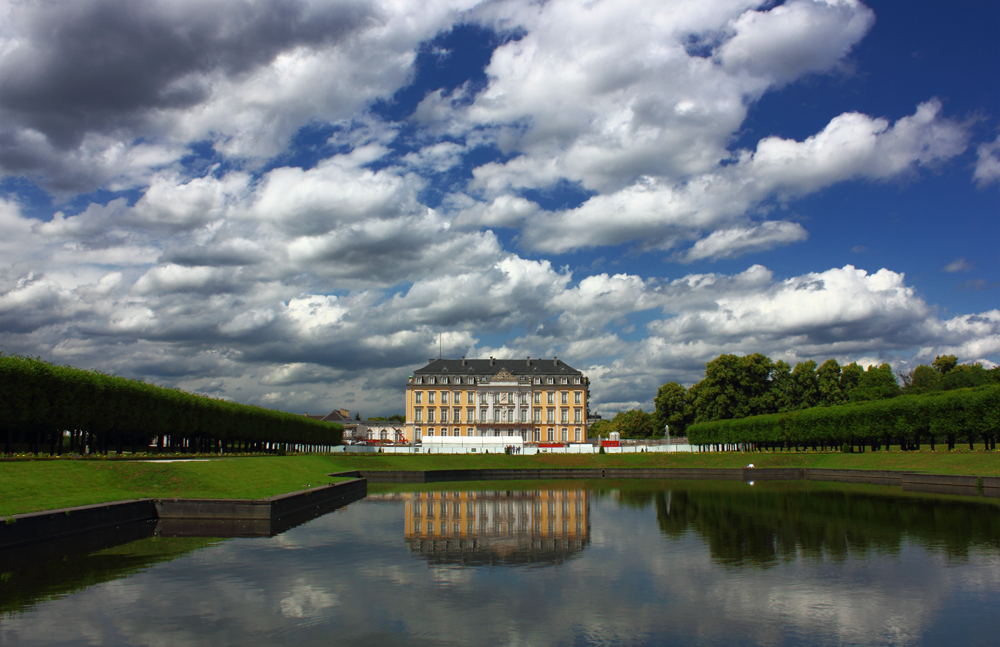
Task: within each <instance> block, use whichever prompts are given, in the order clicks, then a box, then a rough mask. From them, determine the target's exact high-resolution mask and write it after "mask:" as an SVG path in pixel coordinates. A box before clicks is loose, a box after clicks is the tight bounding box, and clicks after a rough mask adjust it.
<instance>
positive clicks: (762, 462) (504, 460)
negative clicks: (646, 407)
mask: <svg viewBox="0 0 1000 647" xmlns="http://www.w3.org/2000/svg"><path fill="white" fill-rule="evenodd" d="M330 460H331V463H334V464H336V465H338V466H342V468H343V469H367V470H431V469H483V468H517V467H522V468H559V467H563V468H566V467H598V468H600V467H714V468H739V467H744V466H745V465H746V464H747V463H753V464H754V465H755V466H757V467H812V468H822V469H852V470H896V471H905V472H930V473H934V474H974V475H977V476H1000V453H998V452H945V451H939V452H929V451H924V452H898V451H893V452H874V453H872V452H867V453H864V454H842V453H840V452H831V453H812V452H802V453H795V452H788V453H775V454H770V453H752V454H740V453H735V452H726V453H705V454H662V453H652V452H650V453H645V454H642V453H640V454H604V455H600V454H536V455H534V456H506V455H503V454H490V455H474V454H451V455H447V454H446V455H430V456H428V455H419V454H418V455H406V454H355V455H346V456H337V457H336V458H331V459H330Z"/></svg>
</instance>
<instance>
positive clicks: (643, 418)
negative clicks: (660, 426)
mask: <svg viewBox="0 0 1000 647" xmlns="http://www.w3.org/2000/svg"><path fill="white" fill-rule="evenodd" d="M612 424H613V425H614V426H615V427H616V429H617V431H618V432H619V433H620V434H621V435H622V438H649V437H651V436H653V416H651V415H649V414H648V413H646V412H645V411H643V410H642V409H632V410H630V411H619V412H618V413H616V414H615V417H614V419H613V420H612Z"/></svg>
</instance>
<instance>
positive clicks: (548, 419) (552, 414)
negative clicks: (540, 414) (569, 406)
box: [545, 409, 556, 423]
mask: <svg viewBox="0 0 1000 647" xmlns="http://www.w3.org/2000/svg"><path fill="white" fill-rule="evenodd" d="M555 421H556V410H555V409H549V411H548V415H547V417H546V419H545V422H548V423H553V422H555Z"/></svg>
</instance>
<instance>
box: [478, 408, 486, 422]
mask: <svg viewBox="0 0 1000 647" xmlns="http://www.w3.org/2000/svg"><path fill="white" fill-rule="evenodd" d="M479 422H486V408H485V407H484V408H482V409H480V410H479Z"/></svg>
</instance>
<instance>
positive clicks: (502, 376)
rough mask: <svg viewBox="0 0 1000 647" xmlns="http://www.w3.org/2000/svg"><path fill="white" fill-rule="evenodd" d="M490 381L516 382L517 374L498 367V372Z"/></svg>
mask: <svg viewBox="0 0 1000 647" xmlns="http://www.w3.org/2000/svg"><path fill="white" fill-rule="evenodd" d="M490 381H491V382H517V376H516V375H514V374H513V373H511V372H510V371H508V370H507V369H505V368H502V369H500V372H499V373H497V374H496V375H494V376H493V379H492V380H490Z"/></svg>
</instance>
